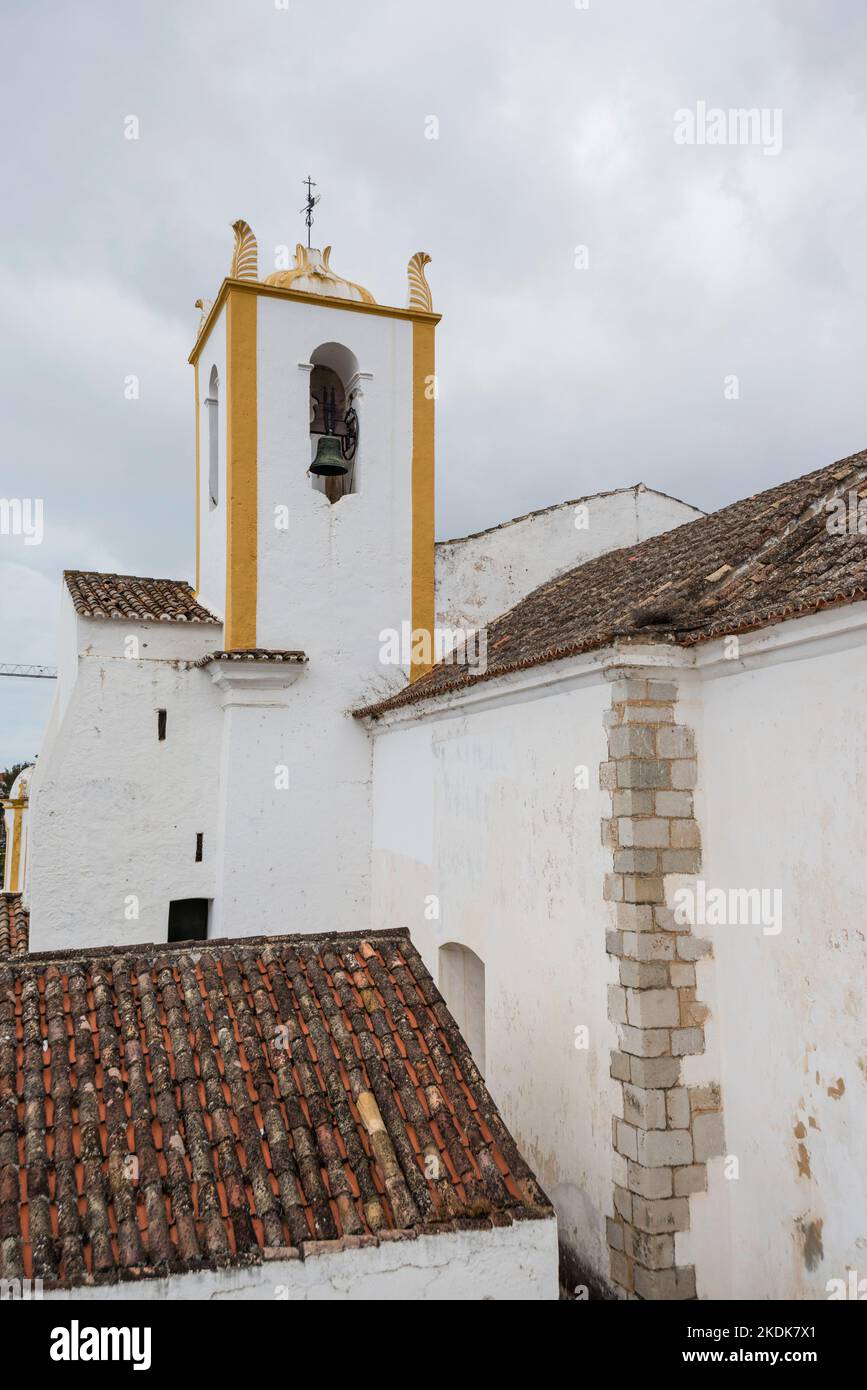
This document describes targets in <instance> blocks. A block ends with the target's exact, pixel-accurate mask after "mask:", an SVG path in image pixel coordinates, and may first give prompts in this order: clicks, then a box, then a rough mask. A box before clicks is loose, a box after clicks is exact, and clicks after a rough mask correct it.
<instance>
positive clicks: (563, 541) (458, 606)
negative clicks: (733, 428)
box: [436, 483, 703, 629]
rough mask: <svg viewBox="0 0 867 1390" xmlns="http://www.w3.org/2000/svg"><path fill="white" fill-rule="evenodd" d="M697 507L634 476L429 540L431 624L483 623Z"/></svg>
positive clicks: (690, 516)
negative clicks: (432, 548)
mask: <svg viewBox="0 0 867 1390" xmlns="http://www.w3.org/2000/svg"><path fill="white" fill-rule="evenodd" d="M702 515H703V513H702V512H700V511H699V510H698V508H696V507H691V506H689V505H688V503H686V502H680V501H678V499H677V498H675V497H668V496H666V494H665V493H663V492H655V491H654V490H653V489H652V488H648V487H645V485H644V483H638V484H636V485H635V486H634V487H626V488H620V489H618V490H617V491H615V492H600V493H597V494H596V495H595V496H593V497H583V498H579V499H578V500H577V501H574V502H561V503H559V504H558V505H557V506H554V507H545V508H543V509H542V510H541V511H536V512H530V513H529V514H528V515H527V516H519V517H516V518H515V519H514V520H513V521H504V522H503V523H502V524H501V525H500V526H493V527H491V528H490V529H489V530H487V531H480V532H478V533H476V534H474V535H471V536H460V537H458V538H457V539H456V540H450V541H440V542H438V544H437V547H436V599H437V624H438V626H439V627H440V628H443V629H453V628H477V627H483V626H484V625H485V624H486V623H489V622H491V621H492V619H494V618H496V617H498V616H499V615H500V614H501V613H505V612H507V611H508V610H509V609H510V608H513V607H514V606H515V604H516V603H517V602H518V601H519V600H520V599H522V598H524V597H525V596H526V595H527V594H529V593H531V592H532V590H533V589H535V588H537V587H538V586H539V585H540V584H544V583H545V581H546V580H548V579H551V578H553V576H554V575H556V574H561V573H562V572H563V571H564V570H567V569H572V568H573V566H575V565H580V564H583V563H584V561H585V560H592V559H593V558H594V557H595V556H597V555H604V554H606V553H607V552H608V551H609V550H619V549H620V548H621V546H625V545H634V544H635V543H636V542H638V541H644V540H647V539H648V537H650V536H656V535H659V534H660V533H661V532H663V531H670V530H671V529H672V528H673V527H675V526H682V525H683V524H684V523H685V522H687V521H694V520H695V519H696V517H699V516H702Z"/></svg>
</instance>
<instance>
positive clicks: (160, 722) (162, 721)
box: [157, 709, 166, 743]
mask: <svg viewBox="0 0 867 1390" xmlns="http://www.w3.org/2000/svg"><path fill="white" fill-rule="evenodd" d="M165 736H166V712H165V710H164V709H158V710H157V738H158V739H159V741H160V743H162V741H163V739H164V738H165Z"/></svg>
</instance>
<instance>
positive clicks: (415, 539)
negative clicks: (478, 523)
mask: <svg viewBox="0 0 867 1390" xmlns="http://www.w3.org/2000/svg"><path fill="white" fill-rule="evenodd" d="M435 328H436V320H435V319H432V317H431V316H426V319H425V318H423V319H421V320H417V321H416V322H415V323H413V326H412V630H413V633H414V634H417V633H419V632H427V633H429V642H428V644H427V645H428V650H429V651H430V652H431V653H433V651H434V628H435V624H436V603H435V598H434V539H435V537H434V526H435V516H434V506H435V492H434V487H435V456H434V442H435V441H434V415H435V404H434V389H433V388H434V385H435V376H434V372H435V358H434V330H435ZM430 668H431V662H424V663H422V662H413V663H412V664H411V667H410V680H418V678H419V676H422V675H424V673H425V671H429V670H430Z"/></svg>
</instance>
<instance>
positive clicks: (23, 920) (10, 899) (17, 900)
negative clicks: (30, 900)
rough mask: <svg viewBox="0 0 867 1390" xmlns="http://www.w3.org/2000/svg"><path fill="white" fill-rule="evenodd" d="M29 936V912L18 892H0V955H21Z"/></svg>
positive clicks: (24, 950) (23, 952)
mask: <svg viewBox="0 0 867 1390" xmlns="http://www.w3.org/2000/svg"><path fill="white" fill-rule="evenodd" d="M29 936H30V913H29V912H28V911H27V908H26V907H25V906H24V904H23V903H22V901H21V894H20V893H0V957H3V956H23V955H24V954H25V952H26V950H27V941H28V938H29Z"/></svg>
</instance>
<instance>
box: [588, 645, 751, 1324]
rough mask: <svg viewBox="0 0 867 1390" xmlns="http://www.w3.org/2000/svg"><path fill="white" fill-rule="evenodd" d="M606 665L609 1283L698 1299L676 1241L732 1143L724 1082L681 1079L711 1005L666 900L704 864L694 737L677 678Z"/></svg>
mask: <svg viewBox="0 0 867 1390" xmlns="http://www.w3.org/2000/svg"><path fill="white" fill-rule="evenodd" d="M608 674H609V679H610V681H611V708H610V710H608V711H607V712H606V715H605V724H606V727H607V732H608V761H607V762H604V763H603V764H602V765H601V767H600V784H601V786H602V788H603V789H605V790H607V791H608V792H610V794H611V815H610V817H607V818H606V819H604V820H603V822H602V842H603V844H604V845H605V846H606V848H607V849H609V850H610V851H611V855H612V870H611V872H610V873H609V874H608V875H607V876H606V880H605V889H604V894H605V898H606V899H607V900H608V901H610V902H612V903H613V904H614V905H615V906H614V911H615V917H616V925H615V927H614V929H612V930H610V931H609V932H608V939H607V951H608V953H609V955H612V956H614V957H615V958H616V960H617V962H618V982H617V983H616V984H612V985H611V986H609V999H608V1011H609V1017H610V1018H611V1019H612V1021H613V1022H614V1023H615V1024H616V1025H617V1030H618V1038H619V1044H620V1045H619V1049H618V1050H617V1051H615V1052H613V1053H612V1055H611V1075H612V1077H613V1078H614V1079H615V1080H616V1081H617V1082H619V1083H620V1087H621V1090H622V1099H623V1109H622V1118H621V1117H620V1116H615V1117H614V1118H613V1123H612V1143H613V1146H614V1152H615V1160H614V1162H615V1183H614V1200H613V1208H614V1214H613V1216H611V1217H609V1218H608V1220H607V1235H608V1247H609V1255H610V1261H611V1278H612V1281H613V1283H614V1284H615V1285H616V1286H617V1287H618V1288H619V1290H620V1292H621V1293H622V1294H623V1295H624V1296H626V1297H630V1298H641V1299H690V1298H695V1297H696V1284H695V1269H694V1268H693V1267H692V1266H691V1265H688V1266H680V1265H678V1264H677V1262H676V1257H675V1237H676V1235H677V1233H678V1232H679V1231H685V1230H688V1229H689V1218H690V1210H689V1203H690V1198H691V1197H692V1196H693V1195H694V1194H696V1193H700V1192H704V1191H706V1189H707V1160H708V1159H709V1158H712V1157H715V1156H717V1155H718V1154H721V1153H723V1152H724V1148H723V1143H724V1141H723V1117H722V1105H721V1099H720V1090H719V1087H718V1086H715V1085H714V1086H693V1087H686V1086H684V1084H683V1080H682V1075H681V1068H682V1061H681V1059H682V1058H683V1057H686V1056H689V1055H691V1054H695V1053H701V1052H704V1045H705V1037H704V1022H705V1019H706V1018H707V1014H708V1010H707V1007H706V1006H705V1005H704V1004H702V1003H701V1002H700V1001H699V999H698V998H697V997H696V976H695V963H696V961H697V960H699V959H701V958H702V957H704V956H707V955H709V954H710V943H709V942H708V941H707V940H705V939H703V938H701V937H698V936H696V935H695V934H694V932H693V929H692V927H691V926H689V925H683V924H680V923H678V922H676V921H675V918H674V913H673V911H672V910H671V909H670V908H667V907H666V906H665V887H664V880H665V875H666V874H670V873H677V874H697V873H698V872H699V870H700V868H701V836H700V831H699V826H698V823H697V821H696V819H695V814H694V807H693V789H694V787H695V785H696V780H697V771H698V769H697V764H696V750H695V737H694V734H693V731H692V729H690V728H688V727H687V726H686V725H685V724H682V723H680V722H678V719H677V698H678V689H677V685H676V683H675V682H674V681H670V680H664V679H654V678H644V677H643V676H638V675H637V674H632V673H631V672H628V671H626V672H624V671H622V670H612V671H611V672H609V673H608Z"/></svg>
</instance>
